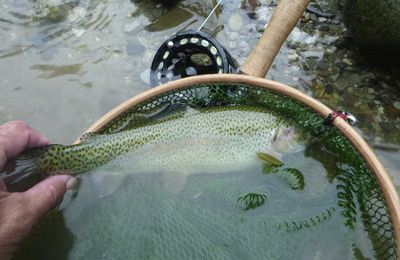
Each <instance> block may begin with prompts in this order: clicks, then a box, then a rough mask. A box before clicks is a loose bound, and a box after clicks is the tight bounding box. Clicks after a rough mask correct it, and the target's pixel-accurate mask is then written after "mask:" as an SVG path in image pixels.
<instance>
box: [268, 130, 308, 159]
mask: <svg viewBox="0 0 400 260" xmlns="http://www.w3.org/2000/svg"><path fill="white" fill-rule="evenodd" d="M272 148H273V150H274V151H276V152H278V153H296V152H300V151H303V150H304V149H305V138H304V136H303V135H302V134H301V133H300V132H299V131H296V129H295V127H292V126H288V127H282V128H279V129H278V131H276V132H275V134H274V136H273V139H272Z"/></svg>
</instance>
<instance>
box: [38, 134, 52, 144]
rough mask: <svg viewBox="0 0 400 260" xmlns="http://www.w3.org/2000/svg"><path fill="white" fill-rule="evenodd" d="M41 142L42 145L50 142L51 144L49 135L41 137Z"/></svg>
mask: <svg viewBox="0 0 400 260" xmlns="http://www.w3.org/2000/svg"><path fill="white" fill-rule="evenodd" d="M40 144H41V145H43V146H44V145H48V144H50V139H48V138H47V137H45V136H42V137H41V138H40Z"/></svg>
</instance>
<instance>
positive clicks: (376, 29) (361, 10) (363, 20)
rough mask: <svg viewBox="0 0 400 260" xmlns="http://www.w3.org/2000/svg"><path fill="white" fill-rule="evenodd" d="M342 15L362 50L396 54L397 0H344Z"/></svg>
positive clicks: (399, 47)
mask: <svg viewBox="0 0 400 260" xmlns="http://www.w3.org/2000/svg"><path fill="white" fill-rule="evenodd" d="M343 18H344V21H345V23H346V25H347V27H348V29H349V32H350V35H351V36H352V38H353V40H354V42H355V43H356V45H357V47H358V48H359V49H360V50H361V51H362V52H364V53H365V54H367V55H373V56H381V57H388V58H391V57H393V58H394V57H396V56H397V57H399V56H398V55H400V19H399V18H400V0H347V1H346V2H345V8H344V13H343ZM396 54H397V55H396ZM394 59H395V58H394Z"/></svg>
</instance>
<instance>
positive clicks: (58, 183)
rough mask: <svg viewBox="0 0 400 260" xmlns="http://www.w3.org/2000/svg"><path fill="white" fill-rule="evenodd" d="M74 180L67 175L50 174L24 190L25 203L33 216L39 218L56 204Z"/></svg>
mask: <svg viewBox="0 0 400 260" xmlns="http://www.w3.org/2000/svg"><path fill="white" fill-rule="evenodd" d="M74 180H75V179H74V178H73V177H72V176H68V175H58V176H52V177H49V178H47V179H45V180H43V181H42V182H40V183H38V184H36V185H35V186H33V187H32V188H30V189H29V190H27V191H26V192H24V193H23V194H24V197H25V199H26V200H27V203H26V205H27V206H28V207H29V208H30V212H31V213H32V215H33V218H39V217H40V216H42V215H43V214H44V213H46V212H47V211H48V210H50V209H52V208H54V207H55V206H57V204H58V203H59V202H60V201H61V199H62V198H63V196H64V194H65V192H66V191H67V189H69V188H71V187H72V185H73V183H74Z"/></svg>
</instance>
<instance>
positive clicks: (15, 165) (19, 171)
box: [0, 145, 55, 192]
mask: <svg viewBox="0 0 400 260" xmlns="http://www.w3.org/2000/svg"><path fill="white" fill-rule="evenodd" d="M52 146H55V145H49V146H44V147H40V148H31V149H27V150H25V151H24V152H23V153H22V154H20V155H18V156H17V157H15V158H13V159H11V160H8V161H7V163H6V165H5V166H4V168H3V170H2V171H0V181H1V180H2V181H3V182H4V184H5V186H6V187H7V191H9V192H21V191H25V190H27V189H29V188H30V187H32V186H33V185H35V184H36V183H38V182H40V181H41V180H43V179H44V178H46V177H47V176H48V174H46V169H47V165H46V164H45V160H44V157H45V155H46V153H47V152H48V151H49V150H50V148H51V147H52Z"/></svg>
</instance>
